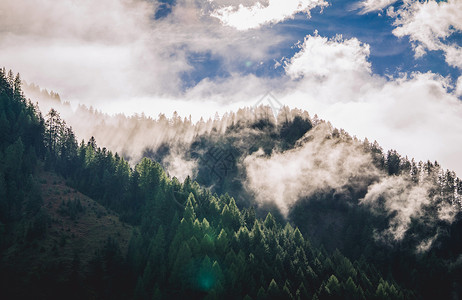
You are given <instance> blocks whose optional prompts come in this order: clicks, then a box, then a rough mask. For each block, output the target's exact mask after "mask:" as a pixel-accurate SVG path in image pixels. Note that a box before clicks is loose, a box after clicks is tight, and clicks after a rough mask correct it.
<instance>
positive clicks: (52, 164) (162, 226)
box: [0, 70, 462, 299]
mask: <svg viewBox="0 0 462 300" xmlns="http://www.w3.org/2000/svg"><path fill="white" fill-rule="evenodd" d="M259 112H260V113H254V114H253V112H252V111H251V110H242V111H241V114H240V115H241V116H242V117H239V118H231V119H228V121H227V122H226V124H227V125H226V126H225V127H223V128H221V129H220V130H217V129H216V130H213V128H214V127H213V126H211V127H210V128H211V130H207V131H204V132H197V131H196V133H194V134H193V135H192V138H191V142H190V143H187V144H185V143H184V140H181V141H180V142H179V143H178V144H175V143H174V142H169V143H164V145H163V146H162V147H161V146H159V147H156V148H155V149H150V151H146V152H145V154H146V155H147V156H149V157H150V158H149V157H145V158H143V159H141V160H140V161H139V162H138V163H137V164H136V165H134V164H133V165H130V164H129V163H128V162H127V161H126V160H125V158H124V157H123V155H122V156H121V155H119V154H117V153H113V152H111V150H110V149H106V148H104V147H101V146H98V141H97V140H96V139H95V138H90V139H89V140H87V141H86V142H84V141H82V142H80V143H79V142H78V141H77V139H76V137H75V134H74V131H73V130H72V128H71V127H68V125H67V124H66V122H65V121H64V120H63V119H62V118H61V117H60V114H59V112H58V111H56V110H53V109H52V110H50V111H49V112H48V113H47V114H46V115H45V116H43V115H42V114H41V112H40V111H39V110H38V108H37V107H36V106H34V105H33V104H32V103H31V101H29V100H26V99H25V97H24V95H23V93H22V90H21V80H20V77H19V75H17V76H14V75H13V73H12V72H11V71H10V72H8V73H7V72H6V71H5V70H2V71H1V72H0V124H1V126H0V158H1V159H0V233H1V238H0V252H1V261H0V282H1V283H0V286H1V294H2V295H5V296H6V298H7V299H10V298H24V299H30V298H40V299H42V298H43V299H45V298H57V299H62V298H75V299H85V298H92V299H185V298H188V299H203V298H207V299H223V298H224V299H244V298H245V299H414V298H416V299H435V298H438V299H448V298H451V297H453V298H458V297H460V296H459V295H460V293H461V288H462V287H461V286H460V282H461V281H460V280H461V279H462V277H461V276H462V273H461V271H462V269H461V265H460V261H459V255H460V253H461V252H462V243H461V240H462V239H461V238H462V237H461V234H462V230H461V224H460V212H459V207H460V199H461V193H462V186H461V181H460V180H459V179H458V178H456V176H455V174H454V173H453V172H450V171H443V170H442V169H441V168H440V167H439V165H438V164H437V163H430V162H427V163H419V162H414V161H413V160H412V159H411V160H409V159H407V158H405V157H402V156H400V155H399V154H398V153H396V152H395V151H388V152H387V153H383V150H382V149H381V148H380V146H379V145H378V144H377V143H372V144H371V143H369V142H368V141H364V142H362V141H359V140H357V139H355V138H352V137H350V136H349V135H348V134H347V133H345V132H344V131H342V130H337V129H334V128H332V126H330V124H328V123H326V122H324V121H320V120H318V119H317V118H310V117H309V115H308V114H307V113H303V112H300V111H286V112H284V113H283V114H280V116H279V117H278V120H275V119H274V118H272V117H271V116H272V115H271V114H269V113H268V109H266V110H265V108H260V110H259ZM265 112H266V113H265ZM249 116H252V117H249ZM167 124H168V125H166V126H171V127H174V126H177V125H178V124H176V123H175V122H170V123H169V122H167ZM216 124H224V123H223V122H222V123H220V122H218V120H217V122H216ZM178 126H179V125H178ZM172 131H175V129H172ZM193 132H194V131H193ZM147 150H149V149H147ZM180 150H181V151H183V152H184V153H182V154H181V157H182V161H185V162H193V163H194V164H195V166H196V167H195V168H194V169H195V170H196V176H195V177H193V178H191V177H189V176H188V177H186V179H185V180H184V181H183V182H180V181H179V180H178V179H177V178H176V177H171V176H170V175H169V174H168V173H166V172H165V171H164V168H163V165H162V164H164V166H165V165H166V164H167V162H171V161H172V159H171V158H172V157H174V156H175V155H176V154H178V153H179V151H180ZM168 157H170V159H166V158H168ZM151 158H155V159H156V160H158V162H157V161H156V160H152V159H151ZM217 158H218V159H217ZM290 162H295V165H292V164H291V163H290ZM302 162H303V163H302ZM281 166H283V168H282V167H281ZM297 166H301V167H302V169H299V168H298V167H297ZM284 168H286V169H287V170H289V171H293V172H290V174H289V175H285V172H283V170H284ZM275 170H279V173H278V172H275ZM275 174H277V176H276V178H275ZM270 175H271V176H270ZM84 229H85V230H84ZM62 236H64V238H62ZM128 238H129V241H128ZM127 241H128V245H127ZM82 245H85V246H84V247H83V246H82ZM89 248H90V250H91V251H89ZM36 257H37V258H38V259H39V260H40V261H39V263H38V264H37V263H31V264H26V263H24V262H28V261H31V258H36ZM71 257H72V259H71ZM11 261H13V262H18V263H11ZM20 262H23V263H20ZM22 274H25V275H23V276H22Z"/></svg>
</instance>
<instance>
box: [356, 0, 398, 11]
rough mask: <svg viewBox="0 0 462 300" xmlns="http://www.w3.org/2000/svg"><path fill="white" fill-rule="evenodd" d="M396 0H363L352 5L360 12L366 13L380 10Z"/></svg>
mask: <svg viewBox="0 0 462 300" xmlns="http://www.w3.org/2000/svg"><path fill="white" fill-rule="evenodd" d="M397 1H398V0H365V1H362V2H358V3H357V4H355V5H354V8H355V9H359V10H360V12H359V13H360V14H367V13H370V12H375V11H381V10H383V9H385V8H387V7H389V6H390V5H392V4H393V3H395V2H397Z"/></svg>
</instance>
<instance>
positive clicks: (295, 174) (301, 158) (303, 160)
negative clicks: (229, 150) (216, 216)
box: [244, 124, 380, 216]
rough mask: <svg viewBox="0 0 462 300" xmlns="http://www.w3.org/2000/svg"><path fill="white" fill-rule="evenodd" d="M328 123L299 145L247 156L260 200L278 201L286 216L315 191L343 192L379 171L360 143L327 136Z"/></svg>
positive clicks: (252, 186) (251, 187)
mask: <svg viewBox="0 0 462 300" xmlns="http://www.w3.org/2000/svg"><path fill="white" fill-rule="evenodd" d="M330 134H331V128H329V127H328V125H327V124H321V125H319V126H317V127H315V128H314V129H313V130H311V131H309V133H308V134H307V136H306V137H305V138H304V140H306V141H307V142H305V143H303V144H302V145H301V146H300V147H298V148H295V149H293V150H290V151H286V152H282V153H273V154H272V155H271V156H270V157H267V156H264V155H262V154H263V153H262V152H256V153H253V154H252V155H249V156H247V157H246V158H245V160H244V166H245V170H246V173H247V180H246V184H247V188H248V189H249V190H251V191H253V192H254V193H255V197H256V199H257V201H258V202H260V203H261V204H264V203H267V202H269V203H275V204H276V205H277V206H278V208H279V209H280V210H281V212H282V213H283V214H284V215H285V216H287V214H288V212H289V209H290V207H291V206H292V205H293V204H294V203H295V202H296V201H298V200H299V199H300V198H303V197H309V196H311V195H313V194H314V193H316V192H321V191H330V190H332V189H334V190H336V191H337V192H341V191H342V189H343V188H344V187H345V186H346V185H353V186H355V187H357V188H361V187H362V188H364V187H366V186H367V182H369V180H371V178H378V176H379V174H380V172H379V171H378V170H377V169H376V168H375V167H374V165H373V164H372V160H371V157H370V155H368V154H365V153H364V152H363V151H361V149H362V148H361V147H362V146H361V145H360V144H359V143H356V144H355V143H339V142H338V141H337V140H335V139H326V137H328V136H329V135H330Z"/></svg>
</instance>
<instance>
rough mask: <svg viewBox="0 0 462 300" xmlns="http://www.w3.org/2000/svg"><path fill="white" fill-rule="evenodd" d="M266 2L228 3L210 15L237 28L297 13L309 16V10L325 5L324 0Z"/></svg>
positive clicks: (271, 0) (272, 20) (275, 0)
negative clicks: (248, 4)
mask: <svg viewBox="0 0 462 300" xmlns="http://www.w3.org/2000/svg"><path fill="white" fill-rule="evenodd" d="M266 2H267V3H263V2H260V1H256V2H255V1H254V4H253V5H252V6H245V5H244V4H242V3H239V6H237V7H236V5H229V6H225V7H221V8H219V9H216V10H215V11H214V12H213V13H212V16H214V17H216V18H218V19H219V20H220V21H221V22H222V23H223V24H225V25H228V26H231V27H234V28H236V29H238V30H247V29H253V28H258V27H260V26H262V25H266V24H274V23H279V22H281V21H284V20H286V19H288V18H293V16H294V15H295V14H297V13H304V14H306V15H307V16H308V17H310V11H311V10H312V9H314V8H316V7H320V8H323V7H326V6H328V3H327V2H326V1H324V0H267V1H266Z"/></svg>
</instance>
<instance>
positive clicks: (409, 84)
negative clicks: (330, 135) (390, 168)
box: [278, 35, 462, 173]
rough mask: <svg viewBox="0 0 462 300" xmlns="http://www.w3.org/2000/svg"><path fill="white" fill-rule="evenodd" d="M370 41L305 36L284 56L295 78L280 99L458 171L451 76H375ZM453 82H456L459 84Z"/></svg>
mask: <svg viewBox="0 0 462 300" xmlns="http://www.w3.org/2000/svg"><path fill="white" fill-rule="evenodd" d="M369 51H370V50H369V46H368V45H367V44H363V43H361V42H360V41H358V40H357V39H355V38H352V39H346V40H345V39H341V38H340V37H336V38H333V39H327V38H325V37H321V36H318V35H314V36H307V37H306V38H305V41H304V42H303V43H302V44H301V45H300V51H299V52H298V53H297V54H295V55H294V56H293V57H292V58H291V59H289V60H287V61H286V64H285V69H286V72H287V74H288V75H289V76H291V77H292V78H293V79H294V81H295V82H296V86H295V87H291V88H290V89H287V90H286V91H285V94H283V95H282V96H279V95H278V97H279V100H280V101H281V102H282V103H284V104H287V105H291V106H296V107H302V108H307V109H308V110H309V111H311V112H316V113H317V114H318V115H320V116H321V117H322V118H324V119H327V120H332V122H333V124H334V125H335V126H336V127H341V128H344V129H346V130H347V131H348V132H350V133H352V134H355V135H357V136H358V137H361V138H364V137H368V138H369V139H370V138H373V139H376V140H377V141H378V142H379V143H380V144H381V145H382V146H383V147H384V148H385V149H396V150H398V151H399V152H400V153H402V154H405V155H409V156H411V157H415V158H416V159H418V160H424V161H425V160H427V159H430V160H438V161H439V162H440V163H442V165H443V166H445V167H447V168H451V169H455V170H456V171H457V172H459V173H462V162H461V161H460V160H459V159H458V158H457V157H458V156H459V153H458V152H459V151H458V149H461V148H462V122H461V120H462V104H461V102H460V100H459V99H458V97H457V95H456V92H454V91H453V90H454V83H453V82H452V81H451V79H449V78H445V77H442V76H441V75H438V74H435V73H431V72H428V73H420V72H415V73H411V74H406V73H404V74H402V75H401V76H399V77H389V78H387V77H384V76H378V75H375V74H374V73H372V72H371V68H370V63H369V60H368V55H369ZM457 86H459V85H457Z"/></svg>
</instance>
